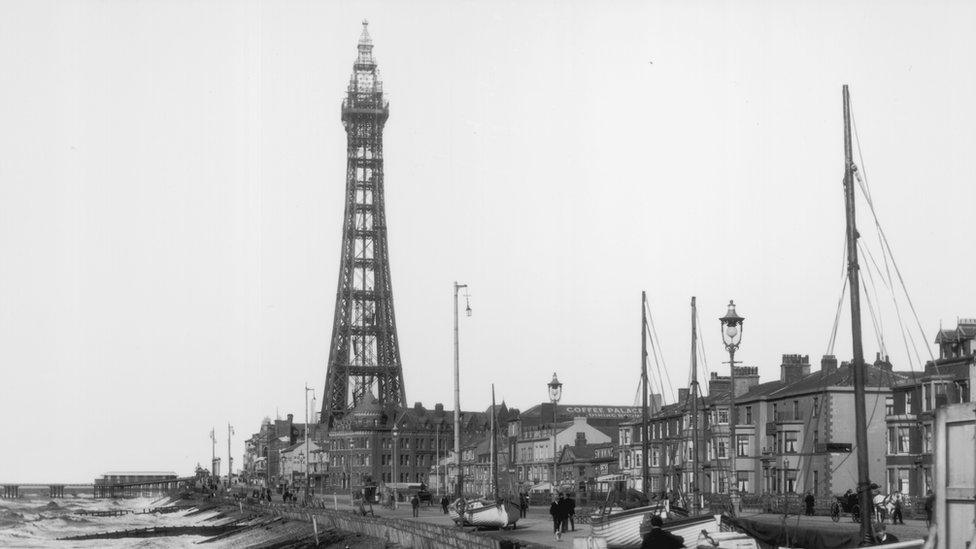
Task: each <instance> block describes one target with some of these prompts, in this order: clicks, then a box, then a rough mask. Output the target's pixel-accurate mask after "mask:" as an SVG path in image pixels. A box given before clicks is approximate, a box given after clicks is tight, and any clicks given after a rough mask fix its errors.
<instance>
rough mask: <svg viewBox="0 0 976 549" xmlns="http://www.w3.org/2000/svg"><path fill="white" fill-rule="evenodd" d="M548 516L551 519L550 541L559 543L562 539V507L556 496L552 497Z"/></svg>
mask: <svg viewBox="0 0 976 549" xmlns="http://www.w3.org/2000/svg"><path fill="white" fill-rule="evenodd" d="M549 515H550V516H551V517H552V539H554V540H556V541H559V540H561V539H562V531H561V528H562V524H563V517H562V507H561V506H560V505H559V499H558V498H557V497H556V496H552V503H550V504H549Z"/></svg>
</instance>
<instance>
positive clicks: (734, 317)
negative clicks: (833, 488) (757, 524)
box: [718, 300, 745, 514]
mask: <svg viewBox="0 0 976 549" xmlns="http://www.w3.org/2000/svg"><path fill="white" fill-rule="evenodd" d="M718 320H719V322H721V323H722V343H723V344H724V345H725V350H727V351H728V352H729V371H730V372H731V383H730V385H731V388H730V390H729V443H730V446H731V447H732V466H731V467H730V469H731V470H732V474H733V479H732V487H731V488H732V490H731V492H732V512H733V513H735V514H738V510H739V509H738V507H739V479H738V476H737V475H736V470H735V462H736V456H737V454H738V453H739V445H738V443H737V441H736V440H735V424H736V422H737V421H738V414H736V410H735V351H736V349H738V348H739V343H741V342H742V323H743V322H744V321H745V318H744V317H741V316H739V315H738V314H737V313H736V312H735V301H731V300H730V301H729V310H728V312H726V313H725V316H723V317H722V318H719V319H718Z"/></svg>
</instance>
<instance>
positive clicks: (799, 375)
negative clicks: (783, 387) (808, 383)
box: [779, 355, 810, 384]
mask: <svg viewBox="0 0 976 549" xmlns="http://www.w3.org/2000/svg"><path fill="white" fill-rule="evenodd" d="M808 375H810V355H783V363H782V364H781V365H780V367H779V379H780V381H783V382H785V383H786V384H790V383H795V382H797V381H800V380H801V379H803V378H804V377H806V376H808Z"/></svg>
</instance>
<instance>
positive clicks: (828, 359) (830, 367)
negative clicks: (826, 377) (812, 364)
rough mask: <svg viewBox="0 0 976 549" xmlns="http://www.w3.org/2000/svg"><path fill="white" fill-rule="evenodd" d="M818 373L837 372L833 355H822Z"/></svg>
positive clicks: (835, 359) (835, 358)
mask: <svg viewBox="0 0 976 549" xmlns="http://www.w3.org/2000/svg"><path fill="white" fill-rule="evenodd" d="M820 371H822V372H826V373H831V372H836V371H837V357H836V356H834V355H824V356H823V358H821V359H820Z"/></svg>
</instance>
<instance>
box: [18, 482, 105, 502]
mask: <svg viewBox="0 0 976 549" xmlns="http://www.w3.org/2000/svg"><path fill="white" fill-rule="evenodd" d="M2 486H3V491H2V493H0V499H17V498H20V497H22V496H23V495H24V492H38V491H43V490H45V489H46V490H47V492H48V497H50V498H51V499H60V498H63V497H64V491H65V488H71V489H74V490H84V491H86V492H87V491H89V490H91V489H92V486H93V485H91V484H64V483H44V482H42V483H33V484H6V483H5V484H3V485H2Z"/></svg>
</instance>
